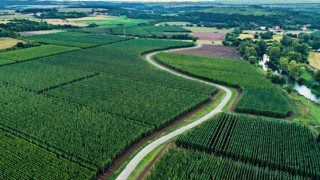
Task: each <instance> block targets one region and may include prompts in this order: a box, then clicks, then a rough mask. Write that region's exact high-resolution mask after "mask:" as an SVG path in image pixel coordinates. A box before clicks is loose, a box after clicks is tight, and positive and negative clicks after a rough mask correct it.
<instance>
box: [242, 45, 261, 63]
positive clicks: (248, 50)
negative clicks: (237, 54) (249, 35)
mask: <svg viewBox="0 0 320 180" xmlns="http://www.w3.org/2000/svg"><path fill="white" fill-rule="evenodd" d="M257 55H258V54H257V51H256V49H255V48H254V47H249V46H247V47H245V53H244V56H243V57H244V58H245V59H246V60H250V57H251V60H252V58H255V60H256V59H257V58H256V57H257ZM255 60H254V61H255Z"/></svg>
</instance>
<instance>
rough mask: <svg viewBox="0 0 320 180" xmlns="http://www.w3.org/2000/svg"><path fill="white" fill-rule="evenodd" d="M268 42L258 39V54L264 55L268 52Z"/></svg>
mask: <svg viewBox="0 0 320 180" xmlns="http://www.w3.org/2000/svg"><path fill="white" fill-rule="evenodd" d="M267 48H268V44H267V43H266V42H264V41H258V42H257V43H256V51H257V53H258V56H260V57H262V56H263V55H264V54H266V53H267Z"/></svg>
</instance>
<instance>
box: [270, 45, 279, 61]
mask: <svg viewBox="0 0 320 180" xmlns="http://www.w3.org/2000/svg"><path fill="white" fill-rule="evenodd" d="M280 55H281V49H280V47H272V48H271V49H270V51H269V58H270V61H271V62H274V63H276V64H278V63H279V60H280Z"/></svg>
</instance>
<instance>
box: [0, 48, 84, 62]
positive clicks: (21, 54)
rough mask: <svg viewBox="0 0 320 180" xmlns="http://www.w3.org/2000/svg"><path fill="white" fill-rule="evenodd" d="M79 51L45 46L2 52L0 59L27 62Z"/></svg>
mask: <svg viewBox="0 0 320 180" xmlns="http://www.w3.org/2000/svg"><path fill="white" fill-rule="evenodd" d="M77 49H78V48H76V47H67V46H57V45H44V46H39V47H32V48H27V49H20V50H15V51H6V52H2V53H0V58H1V59H8V60H14V61H26V60H31V59H36V58H40V57H45V56H50V55H54V54H60V53H64V52H68V51H74V50H77Z"/></svg>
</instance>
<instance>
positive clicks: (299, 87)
mask: <svg viewBox="0 0 320 180" xmlns="http://www.w3.org/2000/svg"><path fill="white" fill-rule="evenodd" d="M267 62H269V56H268V55H266V54H265V55H264V56H263V60H262V61H260V62H259V65H261V66H262V69H263V70H264V71H267V69H268V65H267ZM274 72H275V73H278V72H277V71H274ZM278 74H281V73H278ZM281 75H282V76H283V77H285V78H286V79H287V84H291V85H293V87H294V89H295V90H296V91H297V92H298V93H299V94H300V95H302V96H304V97H306V98H308V99H310V100H312V101H315V102H319V101H320V97H318V96H317V95H315V94H313V93H312V91H311V89H310V88H308V87H306V86H304V85H302V84H299V83H298V82H297V81H296V80H294V79H292V78H291V77H290V76H288V75H286V74H281Z"/></svg>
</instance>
